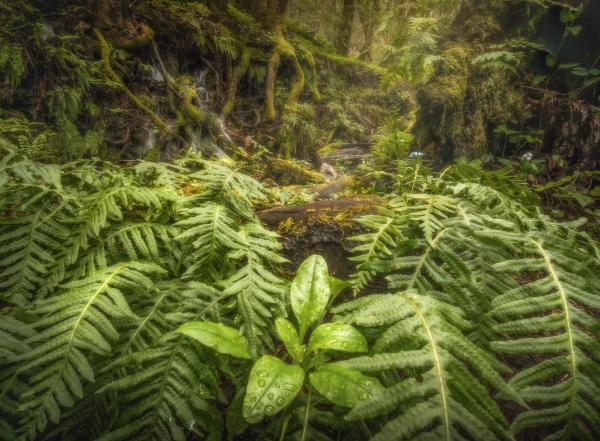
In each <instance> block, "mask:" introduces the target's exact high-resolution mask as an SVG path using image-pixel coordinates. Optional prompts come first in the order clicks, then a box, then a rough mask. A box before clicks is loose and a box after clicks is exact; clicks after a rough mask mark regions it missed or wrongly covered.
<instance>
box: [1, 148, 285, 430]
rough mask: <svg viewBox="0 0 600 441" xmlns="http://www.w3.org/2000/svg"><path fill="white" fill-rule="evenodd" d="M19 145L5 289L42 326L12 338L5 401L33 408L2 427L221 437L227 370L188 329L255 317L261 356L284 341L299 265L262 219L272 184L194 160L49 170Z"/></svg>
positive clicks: (10, 165)
mask: <svg viewBox="0 0 600 441" xmlns="http://www.w3.org/2000/svg"><path fill="white" fill-rule="evenodd" d="M4 148H7V149H8V150H7V155H5V156H3V158H2V160H1V161H0V179H1V180H2V183H3V187H2V189H1V190H0V191H1V192H2V195H3V196H4V197H3V198H2V202H1V204H0V210H1V213H2V216H3V217H4V219H3V221H2V226H1V227H0V237H1V241H2V242H1V245H2V251H1V252H0V253H2V254H1V255H0V258H1V259H0V261H1V262H2V265H3V268H2V270H3V273H2V278H0V283H3V284H6V285H7V286H9V285H10V287H11V290H10V291H9V294H10V295H11V297H10V298H11V300H12V299H18V300H19V303H20V304H22V306H20V307H19V308H18V309H17V311H19V314H23V313H24V311H26V314H25V317H26V323H27V324H24V325H23V326H31V327H32V329H33V330H34V331H35V332H34V331H30V332H29V333H19V332H17V331H18V329H20V328H17V327H16V326H15V330H11V332H13V334H14V336H15V337H17V338H19V339H20V342H19V343H18V345H17V343H16V340H15V338H13V337H11V338H10V339H8V338H7V342H8V343H10V344H11V351H13V352H12V353H11V354H9V355H10V359H9V360H8V363H9V364H7V365H5V364H4V363H3V367H4V366H6V367H7V369H6V371H5V372H6V374H5V372H4V371H3V376H2V377H1V379H2V385H3V386H5V380H6V379H11V380H10V381H9V382H8V383H6V385H7V387H6V388H5V389H4V392H3V394H4V395H3V398H4V399H3V404H7V405H8V404H12V405H13V406H12V407H13V410H14V408H15V407H18V411H17V412H16V414H15V415H13V414H14V412H13V413H11V414H7V416H6V417H5V418H3V420H2V423H1V424H2V425H3V427H4V426H6V427H7V429H6V430H7V433H11V434H13V433H17V434H18V435H15V436H18V437H19V438H22V439H34V438H37V437H46V436H48V437H52V438H54V437H57V438H62V439H81V438H84V439H88V438H89V439H96V438H99V437H103V438H104V439H148V438H153V439H160V440H164V439H184V438H185V437H186V436H188V435H190V434H196V435H198V436H202V437H208V438H209V439H215V440H219V439H221V435H222V430H223V428H222V427H223V423H222V421H221V419H222V418H221V415H220V412H219V411H218V410H217V409H216V407H215V402H216V401H217V400H221V401H223V399H224V394H223V393H222V392H221V391H220V387H219V384H218V381H217V378H218V376H219V375H220V373H221V369H223V370H226V369H225V367H224V365H223V363H222V360H219V359H217V358H215V356H214V354H212V353H211V352H210V351H209V350H207V349H206V348H205V347H203V346H202V345H199V344H197V343H195V342H193V341H192V340H189V339H184V338H183V337H182V335H181V334H177V333H175V332H174V331H175V329H177V328H178V327H179V326H180V325H181V324H182V323H185V322H187V321H193V320H197V319H200V318H205V319H211V320H214V321H226V322H231V323H233V322H234V321H235V320H241V321H242V322H243V323H244V332H248V333H252V335H255V336H257V337H256V339H257V340H256V342H257V345H256V347H255V350H257V351H258V350H260V347H259V346H260V345H259V340H260V343H262V344H267V342H269V341H270V337H269V327H270V324H269V323H270V320H269V318H270V317H271V315H270V314H274V313H276V311H277V305H278V302H280V300H281V298H282V296H283V294H284V292H285V291H284V288H283V286H284V282H283V281H282V280H280V279H279V278H278V277H277V276H275V274H274V273H273V266H274V265H276V264H277V263H280V262H283V261H284V260H283V259H282V258H281V257H279V256H278V254H277V251H278V250H279V249H280V245H279V243H278V241H277V236H276V235H274V234H273V233H269V232H268V231H267V230H265V229H264V228H262V227H261V226H260V225H259V224H258V223H257V220H256V217H255V215H254V213H253V210H252V204H253V203H254V202H255V201H257V200H260V199H262V198H264V195H265V190H264V189H263V188H262V186H261V185H260V184H258V183H257V182H255V181H254V180H252V179H251V178H249V177H246V176H244V175H241V174H239V173H237V172H235V171H233V170H231V169H228V168H227V167H225V166H223V165H217V164H212V163H209V162H206V161H203V160H200V159H198V158H197V157H195V156H193V155H188V156H187V157H185V158H184V159H183V160H182V161H179V162H177V163H175V164H171V165H167V164H155V165H152V164H148V163H139V164H136V165H135V166H134V167H132V168H128V167H123V168H119V167H115V166H112V165H111V164H107V163H103V162H100V161H97V160H85V161H76V162H71V163H67V164H64V165H63V166H55V165H52V166H46V165H42V164H39V163H36V162H33V161H30V160H28V159H26V158H23V157H22V156H20V155H19V154H17V153H15V150H14V149H13V147H11V144H10V143H6V144H5V145H4ZM36 216H38V217H39V218H40V219H42V220H43V221H38V220H36ZM30 243H33V245H34V246H31V245H29V244H30ZM13 266H14V267H16V268H25V269H26V271H14V270H13V269H12V267H13ZM166 275H168V280H164V281H163V280H161V279H162V278H163V277H164V276H166ZM201 282H204V283H201ZM223 288H227V290H226V291H222V289H223ZM15 293H22V295H21V297H19V296H18V295H17V294H15ZM248 305H250V307H248ZM244 308H245V309H244ZM265 311H266V312H265ZM2 319H3V320H4V317H2ZM7 320H8V318H7ZM11 323H12V322H11ZM2 329H3V328H2ZM15 332H16V334H15ZM21 334H22V335H21ZM13 343H14V345H13ZM12 346H14V348H13V347H12ZM219 368H220V369H219ZM9 377H10V378H9ZM25 384H27V386H25ZM11 400H12V401H11ZM14 403H17V405H16V406H15V405H14ZM71 407H72V409H71ZM9 430H10V432H8V431H9Z"/></svg>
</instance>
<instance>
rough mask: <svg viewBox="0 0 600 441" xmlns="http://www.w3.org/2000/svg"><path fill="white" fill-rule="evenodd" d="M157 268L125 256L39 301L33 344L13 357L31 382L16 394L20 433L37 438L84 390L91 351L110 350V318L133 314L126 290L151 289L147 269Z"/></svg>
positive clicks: (112, 333)
mask: <svg viewBox="0 0 600 441" xmlns="http://www.w3.org/2000/svg"><path fill="white" fill-rule="evenodd" d="M161 272H162V270H160V269H159V268H157V267H156V266H152V265H147V264H142V263H135V262H125V263H121V264H118V265H115V266H112V267H109V268H107V269H106V270H104V271H102V272H100V273H99V274H97V275H96V276H95V277H89V278H85V279H82V280H79V281H73V282H70V283H68V284H67V285H65V287H64V291H63V292H61V293H59V294H57V295H55V296H53V297H50V298H48V299H45V300H42V301H40V302H39V304H38V305H37V307H36V314H38V315H40V318H39V319H38V320H37V321H36V322H35V323H34V324H33V325H32V326H33V327H34V328H35V329H36V331H37V334H36V335H35V336H33V337H30V338H29V339H27V340H26V343H27V344H29V345H31V347H32V350H31V351H28V352H26V353H24V354H22V355H19V356H18V357H16V358H15V361H18V362H19V368H18V373H19V374H22V375H26V376H27V377H28V382H29V385H30V388H29V389H28V390H27V391H26V392H24V393H23V394H22V395H21V397H20V400H21V402H22V404H21V407H20V409H21V410H22V411H23V412H24V414H25V416H24V417H23V421H22V422H21V427H20V429H19V430H20V432H21V433H22V435H23V437H25V438H28V439H33V438H35V436H36V433H38V432H42V431H43V430H44V429H45V428H46V426H47V423H48V420H50V421H52V422H54V423H58V421H59V419H60V414H61V407H70V406H72V405H73V404H74V402H75V401H76V400H77V399H79V398H81V397H82V396H83V389H82V381H81V380H82V378H83V379H85V380H87V381H94V370H93V368H92V365H91V363H90V360H89V359H90V357H91V356H92V355H97V356H100V357H102V356H104V357H105V356H107V355H109V354H110V351H111V344H110V343H109V341H110V340H116V339H117V338H118V332H117V331H116V329H115V327H114V326H113V324H112V323H111V322H112V321H114V320H116V319H118V318H125V317H131V316H133V313H132V312H131V310H130V308H129V305H128V303H127V300H126V297H125V295H126V293H136V292H137V293H141V292H150V291H151V290H152V287H153V282H152V280H151V279H150V278H148V277H147V275H146V274H160V273H161Z"/></svg>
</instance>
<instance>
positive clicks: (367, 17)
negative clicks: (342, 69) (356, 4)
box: [358, 0, 382, 61]
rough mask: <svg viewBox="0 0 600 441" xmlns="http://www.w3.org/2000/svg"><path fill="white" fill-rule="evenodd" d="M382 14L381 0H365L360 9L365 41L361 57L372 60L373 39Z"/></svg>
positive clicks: (359, 16)
mask: <svg viewBox="0 0 600 441" xmlns="http://www.w3.org/2000/svg"><path fill="white" fill-rule="evenodd" d="M381 14H382V5H381V0H363V1H362V3H361V5H360V8H359V9H358V18H359V19H360V24H361V26H362V30H363V35H364V42H363V46H362V48H361V50H360V58H361V59H363V60H369V61H370V60H371V58H372V53H371V52H372V50H373V40H374V38H375V32H376V30H377V26H378V25H379V21H380V19H381Z"/></svg>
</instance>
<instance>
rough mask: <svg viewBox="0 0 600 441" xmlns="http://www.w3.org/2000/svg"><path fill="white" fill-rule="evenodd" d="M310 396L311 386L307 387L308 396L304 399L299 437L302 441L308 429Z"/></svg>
mask: <svg viewBox="0 0 600 441" xmlns="http://www.w3.org/2000/svg"><path fill="white" fill-rule="evenodd" d="M311 396H312V387H310V386H309V387H308V398H307V399H306V412H305V413H304V424H303V425H302V436H301V437H300V441H304V438H306V430H307V429H308V415H309V412H310V399H311Z"/></svg>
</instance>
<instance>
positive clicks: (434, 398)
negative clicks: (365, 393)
mask: <svg viewBox="0 0 600 441" xmlns="http://www.w3.org/2000/svg"><path fill="white" fill-rule="evenodd" d="M391 304H393V305H394V310H390V306H391ZM348 313H350V314H351V321H352V322H353V323H355V324H357V325H360V326H363V327H380V326H381V325H382V316H381V314H384V316H385V315H386V314H387V318H386V319H385V320H384V323H386V324H387V326H386V328H385V331H383V333H382V334H381V335H380V336H379V338H378V339H377V341H376V342H375V346H374V348H375V350H376V351H377V352H378V354H377V355H374V356H372V357H359V358H356V359H350V360H347V361H342V362H339V363H340V364H342V365H343V366H346V367H348V368H351V369H357V370H362V371H369V372H372V371H380V370H388V371H389V370H391V369H396V368H404V369H405V371H404V372H405V374H407V375H410V377H409V378H406V379H404V380H401V381H400V382H398V383H396V384H394V385H393V386H390V387H389V388H388V389H386V391H385V392H384V393H383V394H381V395H377V396H375V397H372V398H370V399H368V400H365V401H364V402H361V403H360V404H359V405H358V406H356V407H355V408H354V409H353V410H352V411H351V412H350V414H349V415H348V418H350V419H364V418H372V417H375V416H378V415H381V414H388V413H391V414H392V415H391V419H390V420H389V421H388V422H387V423H386V424H385V425H384V426H383V428H382V429H381V431H380V432H379V433H378V434H377V435H375V436H374V437H373V438H372V439H373V440H378V441H381V440H386V441H387V440H404V439H420V438H421V437H424V436H426V434H429V435H427V436H432V435H433V436H435V437H436V439H444V440H454V439H461V440H462V439H465V436H466V439H474V440H478V439H506V440H510V439H512V435H511V433H510V431H509V429H508V422H507V421H506V419H505V417H504V416H503V414H502V412H501V411H500V409H499V408H498V406H497V404H496V402H495V401H494V399H493V398H492V395H491V394H492V391H493V390H496V391H502V392H505V393H506V394H507V395H508V396H510V397H511V398H515V397H516V394H515V393H514V392H512V390H511V389H510V388H509V387H508V385H507V384H506V383H505V382H504V380H503V379H502V377H501V376H500V374H499V373H498V369H502V365H501V364H500V363H499V362H498V361H497V360H495V359H493V358H492V357H491V356H489V355H488V354H487V353H486V352H485V351H482V350H481V349H480V348H478V347H477V346H476V345H474V344H473V343H472V342H470V341H469V340H468V339H467V338H466V337H465V336H464V334H465V332H467V331H468V330H469V328H470V323H469V322H468V321H466V320H465V319H464V315H463V313H462V311H461V310H460V309H458V308H456V307H453V306H451V305H449V304H447V303H444V302H441V301H439V300H436V299H434V298H433V297H431V296H422V295H418V294H416V292H414V291H407V292H404V293H399V294H392V295H388V296H378V297H376V298H375V300H374V301H372V302H370V303H369V304H368V306H367V307H366V308H362V309H360V310H355V311H346V312H345V314H348ZM390 314H391V315H390ZM407 368H410V369H408V370H406V369H407ZM416 381H418V383H416ZM409 398H410V399H409ZM405 399H406V401H404V400H405ZM400 404H402V406H400Z"/></svg>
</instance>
